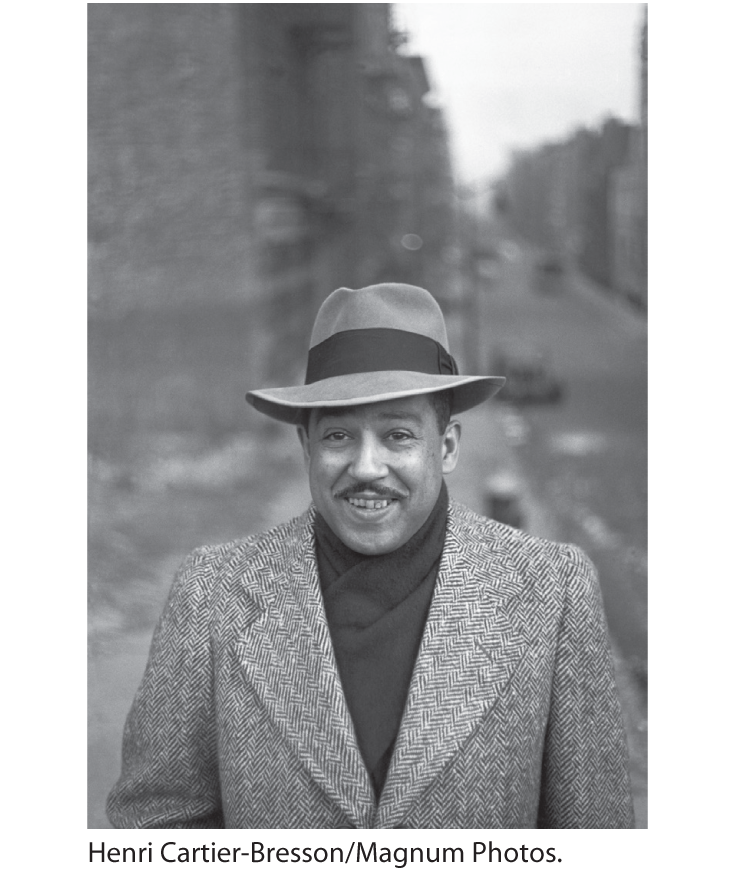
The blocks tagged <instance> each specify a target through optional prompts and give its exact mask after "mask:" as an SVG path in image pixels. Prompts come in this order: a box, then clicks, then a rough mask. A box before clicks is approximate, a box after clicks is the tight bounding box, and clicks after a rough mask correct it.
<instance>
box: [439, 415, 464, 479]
mask: <svg viewBox="0 0 735 871" xmlns="http://www.w3.org/2000/svg"><path fill="white" fill-rule="evenodd" d="M461 436H462V425H461V424H460V422H459V421H458V420H450V421H449V425H448V426H447V428H446V429H445V430H444V436H443V437H442V472H443V474H445V475H448V474H449V473H450V472H453V471H454V469H455V466H456V465H457V461H458V460H459V440H460V438H461Z"/></svg>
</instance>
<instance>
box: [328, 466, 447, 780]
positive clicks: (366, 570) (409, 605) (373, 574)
mask: <svg viewBox="0 0 735 871" xmlns="http://www.w3.org/2000/svg"><path fill="white" fill-rule="evenodd" d="M448 501H449V497H448V494H447V489H446V485H445V484H444V482H442V486H441V490H440V493H439V497H438V499H437V501H436V504H435V506H434V508H433V509H432V512H431V514H430V515H429V517H428V518H427V519H426V521H425V522H424V524H423V525H422V526H421V528H420V529H419V530H418V531H417V532H416V533H415V534H414V535H413V536H412V537H411V538H410V539H409V540H408V541H407V542H406V543H405V544H403V545H401V547H399V548H397V549H396V550H394V551H392V552H390V553H386V554H379V555H377V556H366V555H365V554H361V553H356V552H355V551H353V550H351V549H350V548H348V547H347V546H346V545H345V544H344V543H343V542H342V541H341V540H340V539H339V538H337V536H336V535H335V534H334V532H333V531H332V530H331V528H330V527H329V526H328V524H327V522H326V521H325V520H324V518H323V517H322V516H321V515H320V514H319V513H318V512H317V514H316V519H315V527H314V532H315V539H316V556H317V564H318V567H319V580H320V584H321V589H322V595H323V598H324V609H325V613H326V617H327V623H328V625H329V631H330V634H331V637H332V645H333V647H334V653H335V658H336V660H337V667H338V668H339V674H340V679H341V681H342V688H343V691H344V694H345V699H346V701H347V707H348V709H349V712H350V715H351V717H352V722H353V724H354V727H355V734H356V737H357V743H358V746H359V747H360V752H361V753H362V757H363V760H364V761H365V765H366V767H367V769H368V771H369V773H370V776H371V779H372V783H373V788H374V790H375V794H376V797H379V796H380V793H381V791H382V789H383V785H384V783H385V778H386V775H387V773H388V767H389V765H390V760H391V757H392V754H393V746H394V744H395V740H396V737H397V735H398V730H399V728H400V724H401V717H402V715H403V709H404V707H405V704H406V698H407V696H408V688H409V684H410V682H411V675H412V674H413V667H414V664H415V662H416V656H417V654H418V650H419V646H420V644H421V637H422V635H423V631H424V625H425V623H426V618H427V616H428V613H429V607H430V605H431V598H432V595H433V592H434V584H435V581H436V576H437V574H438V571H439V563H440V560H441V555H442V550H443V548H444V537H445V533H446V525H447V506H448Z"/></svg>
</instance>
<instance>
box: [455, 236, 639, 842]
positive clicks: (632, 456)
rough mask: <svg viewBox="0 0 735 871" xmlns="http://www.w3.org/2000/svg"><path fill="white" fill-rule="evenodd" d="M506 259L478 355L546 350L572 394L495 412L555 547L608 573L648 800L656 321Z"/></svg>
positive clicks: (492, 270)
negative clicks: (652, 326)
mask: <svg viewBox="0 0 735 871" xmlns="http://www.w3.org/2000/svg"><path fill="white" fill-rule="evenodd" d="M500 249H501V256H500V257H499V258H498V260H497V261H494V262H492V263H490V264H489V265H488V267H487V268H486V269H485V273H484V277H482V278H481V279H480V281H479V282H478V297H477V309H476V317H475V318H474V320H473V325H474V326H473V331H472V332H470V334H469V338H470V339H471V353H470V354H469V355H468V356H470V357H472V356H475V357H476V363H477V365H480V366H481V367H482V369H481V371H484V372H486V373H491V369H492V359H493V356H494V355H495V354H496V353H497V352H498V350H499V349H501V348H506V347H508V346H515V347H518V346H521V345H522V346H524V347H526V348H528V349H533V350H540V351H541V352H542V354H543V356H544V358H545V360H546V365H547V368H548V370H549V371H550V372H551V373H552V375H554V376H555V377H557V378H558V379H559V380H560V381H561V383H562V385H563V395H562V399H561V401H559V402H557V403H539V404H522V405H519V404H511V403H500V402H497V401H496V407H499V406H502V407H501V408H499V411H498V414H499V416H500V419H501V422H502V425H503V428H504V433H505V436H506V440H507V441H508V442H509V443H510V445H511V446H512V449H513V451H512V453H513V459H514V462H515V463H516V464H517V467H518V468H519V470H520V473H521V475H522V477H523V479H524V481H525V487H526V490H527V491H528V490H529V488H530V493H531V495H532V499H533V501H534V502H535V503H537V504H540V505H541V506H542V507H543V513H544V516H545V517H546V518H547V519H550V530H549V533H550V537H553V538H555V539H556V540H560V541H571V542H574V543H576V544H578V545H580V546H581V547H582V548H583V549H584V550H585V551H586V552H587V553H588V554H589V555H590V557H591V558H592V559H593V561H594V563H595V565H596V566H597V569H598V572H599V575H600V585H601V588H602V593H603V598H604V602H605V610H606V613H607V618H608V622H609V625H610V633H611V636H612V639H613V643H614V646H615V649H616V655H617V659H618V667H619V673H620V680H621V681H622V683H623V684H624V686H623V687H621V692H622V693H623V695H624V700H623V701H624V706H625V708H626V720H627V722H626V725H627V728H628V732H629V735H630V744H631V754H632V756H633V757H634V759H633V761H634V769H635V771H634V780H636V778H637V779H638V781H639V782H638V784H637V789H638V792H639V795H641V796H642V795H643V792H644V791H645V767H646V766H645V758H646V740H647V720H646V704H647V676H648V669H647V592H648V582H647V324H646V319H645V317H644V316H643V315H641V314H640V313H638V312H635V311H634V310H632V309H631V308H630V307H628V306H627V305H626V304H624V303H623V302H621V301H619V300H615V299H614V298H612V297H611V296H610V295H609V294H608V293H606V292H605V291H603V290H602V289H601V288H599V287H598V286H595V285H593V284H592V283H591V282H590V281H589V280H587V279H585V278H584V277H582V276H581V275H579V274H577V273H575V272H570V271H567V272H566V273H564V274H563V275H562V276H560V277H558V278H553V279H550V280H549V279H547V280H545V281H544V280H541V279H540V278H539V270H538V269H537V268H536V262H537V253H536V252H534V251H533V250H532V249H531V248H530V247H529V246H526V245H519V244H517V243H516V242H513V241H509V240H508V239H507V238H506V239H505V241H503V242H501V244H500ZM472 348H474V350H472ZM525 498H526V500H527V501H528V496H527V495H526V496H525ZM548 525H549V524H548V522H547V526H548ZM530 531H532V532H533V531H535V530H533V529H530ZM634 786H636V784H635V783H634ZM644 804H645V803H644V801H643V800H642V799H641V801H640V802H639V806H638V807H637V818H638V825H641V818H643V819H645V818H646V812H645V807H644ZM643 824H645V823H643Z"/></svg>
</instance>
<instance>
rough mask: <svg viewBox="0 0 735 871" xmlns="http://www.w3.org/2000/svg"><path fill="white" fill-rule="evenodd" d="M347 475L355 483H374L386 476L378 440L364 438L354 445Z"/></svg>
mask: <svg viewBox="0 0 735 871" xmlns="http://www.w3.org/2000/svg"><path fill="white" fill-rule="evenodd" d="M349 473H350V475H352V477H353V478H354V479H355V480H356V481H365V482H367V481H374V480H376V479H377V478H384V477H385V476H386V475H387V474H388V467H387V466H386V465H385V462H384V460H383V448H382V445H381V444H380V441H379V440H378V439H375V438H373V437H371V436H364V437H363V438H361V439H359V440H358V441H357V443H356V444H355V448H354V454H353V455H352V458H351V462H350V466H349Z"/></svg>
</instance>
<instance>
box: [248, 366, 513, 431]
mask: <svg viewBox="0 0 735 871" xmlns="http://www.w3.org/2000/svg"><path fill="white" fill-rule="evenodd" d="M503 384H505V378H503V377H501V376H498V375H428V374H426V373H424V372H408V371H402V370H401V371H396V370H390V371H385V372H359V373H356V374H353V375H339V376H336V377H334V378H324V379H323V380H321V381H315V382H314V383H313V384H304V385H303V386H298V387H272V388H266V389H264V390H250V391H248V393H247V394H246V396H245V399H246V400H247V401H248V402H249V403H250V405H252V406H253V408H255V409H256V410H257V411H260V412H262V413H263V414H266V415H268V417H272V418H275V420H280V421H282V422H283V423H299V422H300V420H301V419H302V412H303V411H305V410H306V409H310V408H334V407H340V406H351V405H366V404H368V403H371V402H384V401H386V400H389V399H400V398H401V397H404V396H421V395H422V394H425V393H438V392H439V391H441V390H451V391H452V413H453V414H460V413H461V412H463V411H468V410H469V409H470V408H474V407H475V406H476V405H479V404H480V403H481V402H484V401H485V400H486V399H490V397H491V396H493V395H494V394H495V393H497V392H498V390H500V388H501V387H502V386H503Z"/></svg>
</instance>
